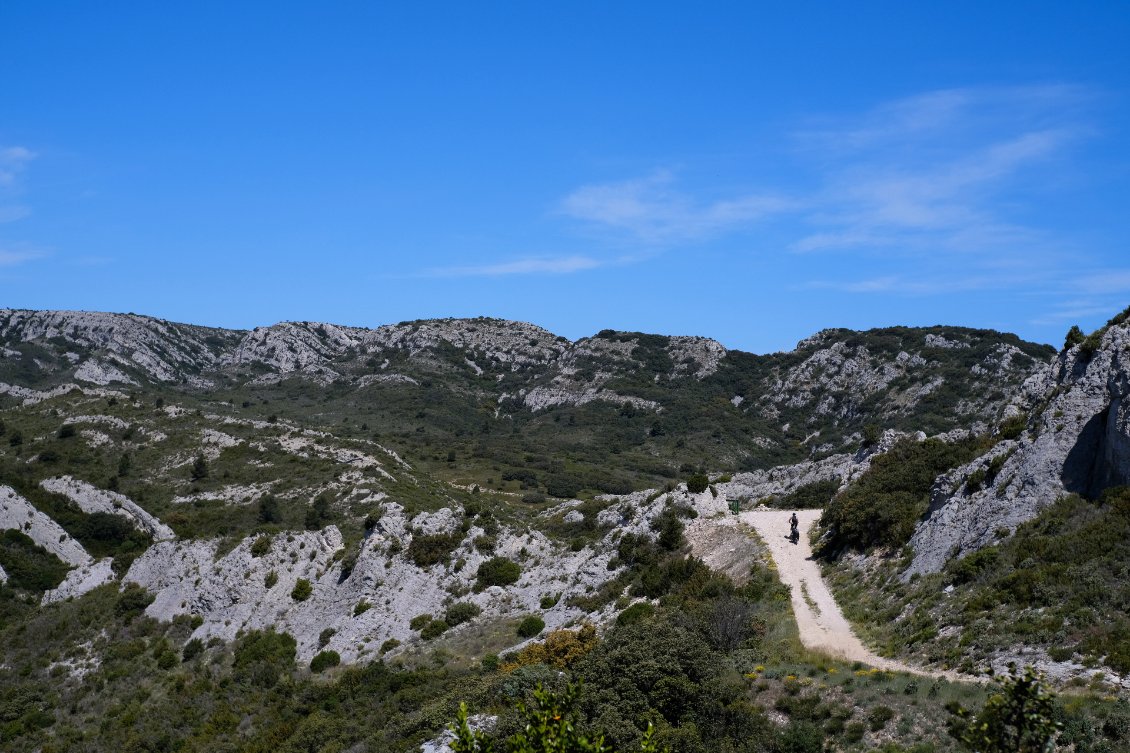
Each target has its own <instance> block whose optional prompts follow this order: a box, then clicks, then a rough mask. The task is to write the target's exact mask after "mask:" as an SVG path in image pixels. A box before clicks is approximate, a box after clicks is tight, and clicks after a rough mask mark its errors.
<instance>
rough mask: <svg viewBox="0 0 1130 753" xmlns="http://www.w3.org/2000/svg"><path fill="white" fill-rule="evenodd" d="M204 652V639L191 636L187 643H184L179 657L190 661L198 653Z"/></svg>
mask: <svg viewBox="0 0 1130 753" xmlns="http://www.w3.org/2000/svg"><path fill="white" fill-rule="evenodd" d="M202 653H204V641H202V640H200V639H199V638H193V639H192V640H190V641H189V642H188V643H186V644H184V649H183V650H182V651H181V657H182V658H183V659H184V660H185V661H192V660H193V659H195V658H196V657H197V656H199V655H200V654H202Z"/></svg>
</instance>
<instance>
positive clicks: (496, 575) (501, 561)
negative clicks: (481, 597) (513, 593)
mask: <svg viewBox="0 0 1130 753" xmlns="http://www.w3.org/2000/svg"><path fill="white" fill-rule="evenodd" d="M475 577H476V579H477V585H478V586H479V588H486V587H488V586H509V585H511V584H514V583H517V582H518V579H519V578H521V577H522V568H521V566H520V565H519V564H518V563H517V562H514V561H512V560H508V559H506V558H505V557H493V558H491V559H489V560H487V561H486V562H484V563H482V564H481V565H479V569H478V572H477V573H476V575H475Z"/></svg>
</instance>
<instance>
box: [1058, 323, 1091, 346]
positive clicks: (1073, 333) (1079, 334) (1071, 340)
mask: <svg viewBox="0 0 1130 753" xmlns="http://www.w3.org/2000/svg"><path fill="white" fill-rule="evenodd" d="M1086 339H1087V336H1086V335H1084V334H1083V330H1081V329H1079V325H1078V324H1072V325H1071V329H1069V330H1067V336H1066V337H1064V338H1063V349H1064V350H1069V349H1071V348H1074V347H1075V346H1076V345H1078V344H1079V343H1081V342H1083V341H1084V340H1086Z"/></svg>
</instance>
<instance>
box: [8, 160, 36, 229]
mask: <svg viewBox="0 0 1130 753" xmlns="http://www.w3.org/2000/svg"><path fill="white" fill-rule="evenodd" d="M35 157H36V155H35V152H33V151H31V150H30V149H28V148H26V147H22V146H8V147H0V224H3V223H6V222H15V221H16V220H19V219H23V218H24V217H27V216H28V215H29V214H31V209H29V208H28V207H27V206H24V205H23V204H19V203H11V202H12V198H13V197H14V196H16V195H17V194H18V193H19V189H20V185H19V184H20V175H21V174H22V173H23V171H24V168H25V167H27V165H28V163H30V162H31V161H32V160H33V159H35Z"/></svg>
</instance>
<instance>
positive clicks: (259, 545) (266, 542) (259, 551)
mask: <svg viewBox="0 0 1130 753" xmlns="http://www.w3.org/2000/svg"><path fill="white" fill-rule="evenodd" d="M269 551H271V537H270V536H260V537H259V538H257V539H255V541H254V542H253V543H252V544H251V556H252V557H262V556H263V555H264V554H266V553H267V552H269Z"/></svg>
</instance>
